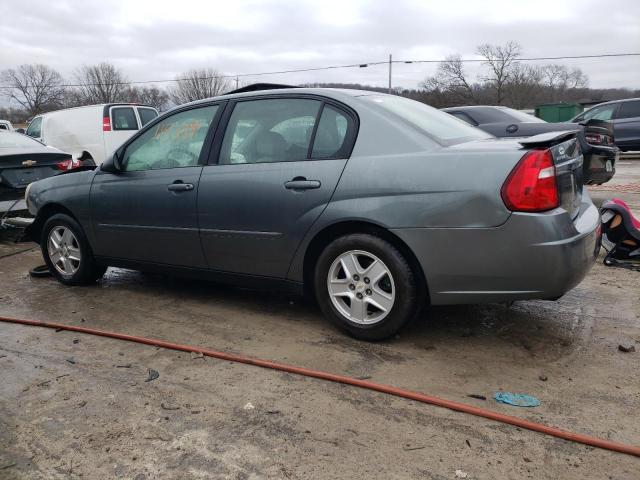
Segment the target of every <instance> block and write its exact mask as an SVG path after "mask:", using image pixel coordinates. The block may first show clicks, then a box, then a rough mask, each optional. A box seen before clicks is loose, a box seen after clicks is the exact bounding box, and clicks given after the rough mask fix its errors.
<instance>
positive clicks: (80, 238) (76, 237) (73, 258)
mask: <svg viewBox="0 0 640 480" xmlns="http://www.w3.org/2000/svg"><path fill="white" fill-rule="evenodd" d="M40 248H41V250H42V256H43V257H44V260H45V262H46V264H47V266H48V267H49V271H50V272H51V273H52V274H53V275H54V276H55V277H56V279H57V280H58V281H59V282H61V283H64V284H65V285H86V284H90V283H93V282H95V281H96V280H97V279H98V278H100V277H102V275H104V272H105V271H106V267H103V266H100V265H97V264H96V262H95V259H94V258H93V253H92V251H91V247H90V246H89V242H88V241H87V237H86V236H85V234H84V231H83V230H82V227H81V226H80V225H79V224H78V222H76V221H75V220H74V219H73V218H72V217H70V216H69V215H65V214H57V215H53V216H52V217H51V218H49V219H48V220H47V221H46V222H45V224H44V228H43V229H42V239H41V242H40Z"/></svg>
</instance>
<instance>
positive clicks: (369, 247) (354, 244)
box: [314, 234, 422, 341]
mask: <svg viewBox="0 0 640 480" xmlns="http://www.w3.org/2000/svg"><path fill="white" fill-rule="evenodd" d="M314 280H315V282H314V286H315V293H316V298H317V300H318V303H319V305H320V308H321V309H322V311H323V313H324V314H325V316H327V317H328V318H329V319H330V320H331V321H332V322H333V323H335V324H336V325H337V326H338V327H340V328H342V329H343V330H346V331H347V332H348V333H350V334H351V335H352V336H354V337H356V338H359V339H362V340H372V341H375V340H383V339H385V338H388V337H390V336H392V335H394V334H395V333H396V332H398V330H400V329H401V328H402V327H403V326H404V325H405V324H406V323H407V322H408V321H409V320H411V319H412V318H413V317H414V316H415V314H416V312H417V310H418V308H419V305H420V301H421V298H422V295H421V294H420V288H419V286H418V282H417V279H416V276H415V274H414V272H413V271H412V269H411V267H410V265H409V263H408V262H407V259H406V258H405V257H404V256H403V255H402V254H401V253H400V251H399V250H398V249H397V248H396V247H395V246H394V245H392V244H391V243H389V242H387V241H386V240H384V239H382V238H380V237H377V236H375V235H369V234H351V235H346V236H344V237H340V238H338V239H336V240H334V241H333V242H332V243H331V244H329V245H328V246H327V247H326V248H325V250H324V251H323V252H322V254H321V255H320V258H319V259H318V262H317V264H316V271H315V279H314Z"/></svg>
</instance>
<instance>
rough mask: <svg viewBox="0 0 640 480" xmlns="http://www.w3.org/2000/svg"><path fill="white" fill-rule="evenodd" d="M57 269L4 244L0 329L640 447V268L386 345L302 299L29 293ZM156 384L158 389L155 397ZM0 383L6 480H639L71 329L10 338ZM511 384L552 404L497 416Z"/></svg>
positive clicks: (178, 285)
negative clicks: (283, 367)
mask: <svg viewBox="0 0 640 480" xmlns="http://www.w3.org/2000/svg"><path fill="white" fill-rule="evenodd" d="M628 163H629V165H624V164H622V165H621V166H619V173H618V175H617V176H616V178H615V182H612V184H611V186H610V188H613V189H614V190H615V189H616V188H617V187H616V185H625V184H631V183H634V182H638V180H637V179H638V176H639V175H638V174H640V162H636V163H635V164H633V163H631V162H628ZM603 187H606V186H603ZM622 190H624V189H620V191H622ZM627 190H628V189H627ZM612 196H618V197H622V198H624V199H625V200H627V201H628V202H629V203H630V204H632V206H633V208H634V209H635V210H636V213H638V212H639V211H640V208H638V207H640V192H637V193H636V192H634V191H633V189H631V191H626V192H622V193H620V192H613V191H610V190H603V189H594V197H595V198H596V199H597V200H601V199H603V198H609V197H612ZM25 249H29V250H27V251H22V250H25ZM40 263H41V258H40V253H39V251H38V250H37V249H36V248H35V247H34V246H33V245H31V244H21V245H13V244H9V243H6V242H5V243H0V315H10V316H18V317H24V318H33V319H40V320H50V321H58V322H64V323H69V324H72V325H83V326H88V327H96V328H100V329H106V330H114V331H118V332H123V333H130V334H136V335H145V336H150V337H154V338H158V339H163V340H169V341H173V342H179V343H188V344H192V345H198V346H203V347H209V348H214V349H219V350H225V351H229V352H234V353H242V354H246V355H250V356H256V357H261V358H266V359H272V360H276V361H280V362H284V363H290V364H296V365H300V366H305V367H309V368H316V369H321V370H325V371H330V372H335V373H342V374H346V375H350V376H354V377H371V379H372V380H374V381H376V382H381V383H388V384H391V385H395V386H399V387H404V388H409V389H412V390H417V391H421V392H424V393H428V394H432V395H437V396H441V397H444V398H447V399H451V400H456V401H461V402H465V403H469V404H473V405H476V406H481V407H487V408H490V409H492V410H495V411H499V412H503V413H507V414H510V415H516V416H520V417H523V418H527V419H531V420H535V421H541V422H544V423H547V424H549V425H553V426H557V427H561V428H564V429H569V430H572V431H576V432H580V433H587V434H591V435H596V436H598V437H602V438H606V439H610V440H614V441H618V442H625V443H630V444H634V445H640V414H639V413H638V412H640V273H639V272H634V271H630V270H625V269H617V268H607V267H604V266H603V265H602V263H601V262H599V263H598V264H596V265H595V266H594V268H593V269H592V271H591V273H590V274H589V276H588V277H587V278H586V279H585V280H584V281H583V282H582V283H581V284H580V285H579V286H578V287H576V288H575V289H574V290H572V291H571V292H569V293H568V294H567V295H566V296H564V297H563V298H561V299H560V300H559V301H557V302H545V301H527V302H516V303H515V304H513V305H511V306H506V305H484V306H462V307H446V308H445V307H439V308H429V309H427V310H426V311H425V312H424V313H423V314H422V315H421V317H420V318H419V319H418V321H416V322H415V323H414V324H412V325H411V326H410V327H409V328H408V329H406V330H404V331H403V332H402V333H401V334H400V335H399V336H398V337H397V338H395V339H394V340H392V341H389V342H385V343H378V344H369V343H363V342H358V341H356V340H353V339H350V338H348V337H346V336H344V335H343V334H342V333H340V332H338V331H336V330H334V329H333V328H332V327H331V326H330V325H329V324H327V323H326V322H325V320H324V319H323V318H322V316H321V314H320V312H319V311H318V310H317V308H316V307H315V306H313V305H311V304H308V303H306V302H305V301H304V300H303V299H301V298H299V297H291V296H287V295H284V294H278V293H272V292H256V291H250V290H242V289H234V288H229V287H225V286H220V285H216V284H208V283H202V282H194V281H186V280H182V279H174V278H168V277H163V276H155V275H144V274H141V273H137V272H131V271H126V270H116V269H110V270H109V272H108V273H107V275H106V277H105V278H104V280H102V281H101V282H99V283H98V284H96V285H95V286H91V287H77V288H68V287H63V286H61V285H59V284H58V283H56V282H55V281H54V280H52V279H32V278H30V277H29V276H28V274H27V270H28V268H30V267H32V266H35V265H38V264H40ZM619 344H625V345H634V346H635V349H636V352H632V353H623V352H621V351H619V349H618V345H619ZM149 369H153V370H156V371H157V372H158V373H159V377H158V378H157V379H155V380H153V381H149V382H146V381H145V380H147V378H148V373H149ZM545 378H546V380H544V379H545ZM0 385H1V386H0V479H27V478H28V479H40V478H43V479H44V478H46V479H49V478H54V479H56V478H64V479H75V478H90V479H102V478H124V479H136V480H142V479H155V478H159V479H160V478H161V479H186V478H231V479H256V480H257V479H271V478H273V479H280V478H282V479H308V478H322V479H329V478H350V479H351V478H380V479H406V478H412V479H413V478H425V479H451V478H462V477H461V474H459V477H456V470H460V471H462V472H464V473H466V474H467V475H468V476H467V477H466V478H470V479H503V478H504V479H521V478H535V479H540V478H545V479H546V478H548V479H574V478H575V479H585V478H589V479H639V478H640V459H638V458H635V457H630V456H626V455H622V454H616V453H612V452H607V451H603V450H599V449H595V448H591V447H586V446H583V445H578V444H574V443H570V442H566V441H563V440H559V439H554V438H551V437H547V436H544V435H541V434H538V433H534V432H530V431H527V430H521V429H518V428H514V427H511V426H508V425H503V424H500V423H496V422H493V421H489V420H485V419H481V418H476V417H471V416H468V415H464V414H460V413H455V412H451V411H448V410H445V409H442V408H438V407H433V406H429V405H424V404H417V403H414V402H411V401H408V400H404V399H399V398H393V397H389V396H386V395H383V394H378V393H374V392H369V391H364V390H360V389H357V388H353V387H347V386H341V385H337V384H331V383H327V382H323V381H320V380H314V379H307V378H301V377H297V376H294V375H290V374H284V373H278V372H273V371H268V370H263V369H260V368H257V367H251V366H247V365H240V364H233V363H230V362H224V361H219V360H213V359H203V358H198V357H194V356H192V355H190V354H187V353H180V352H175V351H167V350H163V349H159V348H156V347H150V346H143V345H136V344H131V343H126V342H122V341H118V340H110V339H104V338H99V337H93V336H88V335H82V334H74V333H70V332H64V331H61V332H56V331H53V330H48V329H41V328H35V327H24V326H17V325H10V324H2V323H0ZM501 389H502V390H507V391H514V392H523V393H528V394H531V395H535V396H536V397H538V398H539V399H540V400H541V402H542V403H541V405H540V406H539V407H537V408H532V409H523V408H516V407H510V406H506V405H501V404H498V403H496V402H495V401H494V400H492V396H493V394H494V393H495V392H497V391H499V390H501ZM470 394H478V395H484V396H486V397H487V400H486V401H483V400H478V399H473V398H469V397H468V395H470ZM252 407H253V408H252Z"/></svg>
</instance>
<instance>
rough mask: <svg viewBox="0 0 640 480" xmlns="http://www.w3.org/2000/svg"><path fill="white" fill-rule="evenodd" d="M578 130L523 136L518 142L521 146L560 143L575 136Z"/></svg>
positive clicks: (543, 145)
mask: <svg viewBox="0 0 640 480" xmlns="http://www.w3.org/2000/svg"><path fill="white" fill-rule="evenodd" d="M578 132H580V130H563V131H561V132H546V133H540V134H538V135H534V136H533V137H528V138H523V139H522V140H519V141H518V143H519V144H520V145H522V146H523V147H545V146H550V145H555V144H557V143H561V142H563V141H564V140H568V139H570V138H572V137H575V136H576V134H577V133H578Z"/></svg>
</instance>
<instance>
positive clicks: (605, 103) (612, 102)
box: [585, 97, 640, 112]
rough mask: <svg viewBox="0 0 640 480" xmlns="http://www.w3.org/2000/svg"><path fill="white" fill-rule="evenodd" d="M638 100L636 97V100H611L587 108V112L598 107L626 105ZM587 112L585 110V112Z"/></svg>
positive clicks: (639, 98)
mask: <svg viewBox="0 0 640 480" xmlns="http://www.w3.org/2000/svg"><path fill="white" fill-rule="evenodd" d="M638 100H640V97H636V98H621V99H619V100H609V101H608V102H602V103H598V104H597V105H592V106H591V107H589V108H587V110H591V109H592V108H596V107H601V106H602V105H611V104H614V103H625V102H637V101H638ZM587 110H585V112H586V111H587Z"/></svg>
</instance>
